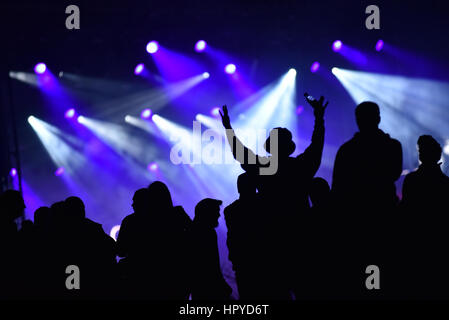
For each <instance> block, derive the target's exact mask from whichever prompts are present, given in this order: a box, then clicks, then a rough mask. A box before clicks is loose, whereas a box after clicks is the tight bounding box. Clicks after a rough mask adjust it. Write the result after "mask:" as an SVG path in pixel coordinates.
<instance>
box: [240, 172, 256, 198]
mask: <svg viewBox="0 0 449 320" xmlns="http://www.w3.org/2000/svg"><path fill="white" fill-rule="evenodd" d="M237 190H238V192H239V194H240V196H241V197H247V196H252V195H255V194H256V192H257V187H256V182H255V179H254V176H253V175H251V174H249V173H247V172H245V173H242V174H241V175H239V176H238V178H237Z"/></svg>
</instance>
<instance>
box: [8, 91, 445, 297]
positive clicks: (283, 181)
mask: <svg viewBox="0 0 449 320" xmlns="http://www.w3.org/2000/svg"><path fill="white" fill-rule="evenodd" d="M306 99H307V101H308V102H309V104H310V105H311V106H312V107H313V110H314V115H315V126H314V130H313V134H312V138H311V143H310V145H309V146H308V147H307V148H306V149H305V150H304V152H303V153H301V154H300V155H298V156H297V157H292V156H291V155H292V153H293V152H294V151H295V148H296V146H295V143H294V142H293V137H292V134H291V132H290V131H289V130H288V129H286V128H274V129H273V130H272V131H271V132H270V136H269V137H268V138H267V140H266V142H265V149H266V151H267V152H268V153H269V156H268V157H262V156H259V155H256V154H254V153H253V152H252V151H251V150H249V149H248V148H246V147H245V146H244V145H243V144H242V143H241V142H240V140H239V139H238V138H237V137H236V136H235V133H234V131H233V130H232V127H231V122H230V117H229V114H228V111H227V108H226V107H224V108H223V113H222V120H223V125H224V127H225V128H226V129H227V130H226V134H227V137H228V141H229V144H230V146H231V150H232V152H233V155H234V157H235V158H236V160H238V162H240V164H241V166H242V168H243V171H244V172H243V173H242V174H240V175H239V177H238V179H237V189H238V193H239V198H238V199H236V200H235V201H234V202H233V203H231V204H229V205H228V206H227V207H226V208H225V209H224V216H225V220H226V226H227V229H228V233H227V246H228V249H229V260H230V261H231V262H232V267H233V270H234V272H235V277H236V283H237V286H238V294H239V296H240V299H242V300H259V301H266V300H289V299H297V300H307V299H320V300H323V299H324V300H343V299H351V300H353V299H368V300H373V299H374V300H375V299H410V298H411V299H449V289H448V288H449V276H448V270H449V263H448V259H447V258H446V254H445V252H446V246H447V244H448V242H449V236H448V232H447V230H446V229H447V226H448V222H449V221H448V220H449V219H448V217H447V214H446V211H447V210H446V211H445V210H444V208H445V206H446V202H447V199H448V198H449V178H448V177H447V176H446V175H445V174H444V173H443V172H442V170H441V168H440V164H441V163H440V159H441V157H442V148H441V145H440V144H439V143H438V142H437V141H436V139H434V138H433V137H431V136H429V135H423V136H421V137H419V139H418V149H419V160H420V163H421V164H420V166H419V168H418V169H417V170H416V171H414V172H412V173H410V174H408V175H407V176H406V177H405V180H404V183H403V190H402V201H400V202H399V198H398V196H397V195H396V187H395V182H396V181H397V179H398V178H399V176H400V175H401V172H402V147H401V144H400V143H399V142H398V141H397V140H395V139H393V138H391V137H390V136H389V135H388V134H387V133H384V132H383V131H382V130H380V129H379V124H380V121H381V116H380V109H379V107H378V106H377V104H375V103H373V102H363V103H361V104H359V105H358V106H357V107H356V110H355V118H356V122H357V125H358V127H359V132H357V133H356V134H355V135H354V137H353V138H352V139H350V140H349V141H347V142H346V143H345V144H343V145H342V146H341V148H340V149H339V151H338V153H337V155H336V159H335V165H334V174H333V181H332V188H330V186H329V184H328V182H327V181H326V180H324V179H322V178H320V177H316V176H315V175H316V173H317V171H318V169H319V167H320V164H321V156H322V152H323V147H324V113H325V109H326V106H327V103H324V98H323V97H322V98H321V99H319V100H315V99H313V98H312V97H310V96H309V95H307V94H306ZM239 150H240V151H239ZM266 170H271V172H269V171H268V172H267V171H266ZM132 201H133V202H132V208H133V213H132V214H130V215H128V216H126V217H125V218H124V219H123V221H122V224H121V228H120V231H119V234H118V239H117V241H116V242H115V241H114V240H113V239H112V238H111V237H109V236H108V235H107V234H106V233H105V232H104V231H103V228H102V226H101V225H100V224H98V223H96V222H94V221H92V220H90V219H88V218H87V217H86V208H85V206H84V203H83V201H82V200H81V199H80V198H78V197H69V198H67V199H65V200H64V201H60V202H56V203H54V204H52V205H51V206H50V207H41V208H39V209H38V210H37V211H36V212H35V216H34V223H33V222H31V221H26V220H23V217H24V210H25V203H24V200H23V198H22V196H21V194H20V193H19V192H17V191H14V190H8V191H5V192H3V193H2V194H1V195H0V209H1V212H0V252H1V255H0V298H1V299H67V300H73V299H149V300H188V299H189V297H190V298H191V299H193V300H199V301H201V300H228V299H230V297H231V292H232V290H231V288H230V286H229V285H228V283H227V282H226V280H225V278H224V276H223V273H222V270H221V265H222V263H223V261H220V258H219V251H218V244H217V232H216V228H217V227H218V225H219V223H218V219H219V217H220V206H221V205H222V201H221V200H215V199H210V198H206V199H203V200H201V201H200V202H199V203H198V204H197V206H196V208H195V214H194V219H193V221H192V220H191V218H190V217H189V215H188V214H187V213H186V212H185V211H184V209H183V208H182V207H181V206H175V205H174V204H173V201H172V195H171V193H170V191H169V189H168V187H167V186H166V185H165V184H164V183H163V182H160V181H156V182H153V183H151V184H150V185H149V186H148V187H147V188H141V189H139V190H137V191H136V192H135V194H134V196H133V198H132ZM18 226H20V227H18ZM117 258H119V261H118V262H117ZM373 268H374V269H376V268H377V269H378V270H380V275H379V276H380V282H379V281H375V280H372V279H373V278H371V277H370V275H372V274H371V272H372V270H373ZM76 269H78V270H79V272H80V275H81V281H79V279H78V280H77V278H76ZM370 270H371V271H370ZM370 279H371V280H370ZM78 288H79V289H78ZM376 288H379V289H380V290H377V289H376Z"/></svg>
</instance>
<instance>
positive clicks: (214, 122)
mask: <svg viewBox="0 0 449 320" xmlns="http://www.w3.org/2000/svg"><path fill="white" fill-rule="evenodd" d="M217 109H218V108H217ZM214 111H215V108H214V109H212V112H211V114H212V116H213V117H208V116H205V115H203V114H200V113H199V114H197V115H196V116H195V119H196V121H199V122H201V124H204V125H205V126H206V127H208V128H210V129H212V130H214V131H215V132H218V133H220V134H221V133H222V132H223V125H222V124H221V120H219V119H218V118H217V116H216V115H215V113H214ZM217 111H218V110H217Z"/></svg>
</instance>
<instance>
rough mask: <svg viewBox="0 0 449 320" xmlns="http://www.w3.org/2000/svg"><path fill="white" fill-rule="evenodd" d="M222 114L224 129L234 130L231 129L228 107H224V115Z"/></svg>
mask: <svg viewBox="0 0 449 320" xmlns="http://www.w3.org/2000/svg"><path fill="white" fill-rule="evenodd" d="M219 112H220V116H221V123H223V127H225V129H232V127H231V119H229V113H228V107H227V106H226V105H224V106H223V113H221V111H219Z"/></svg>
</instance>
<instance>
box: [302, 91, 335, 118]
mask: <svg viewBox="0 0 449 320" xmlns="http://www.w3.org/2000/svg"><path fill="white" fill-rule="evenodd" d="M304 97H306V100H307V102H308V103H309V104H310V105H311V106H312V108H313V114H314V115H315V117H323V116H324V112H325V111H326V108H327V105H328V104H329V101H327V102H326V104H324V97H323V96H321V97H320V100H316V99H315V98H313V97H312V96H310V95H309V94H308V93H307V92H306V93H304Z"/></svg>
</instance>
